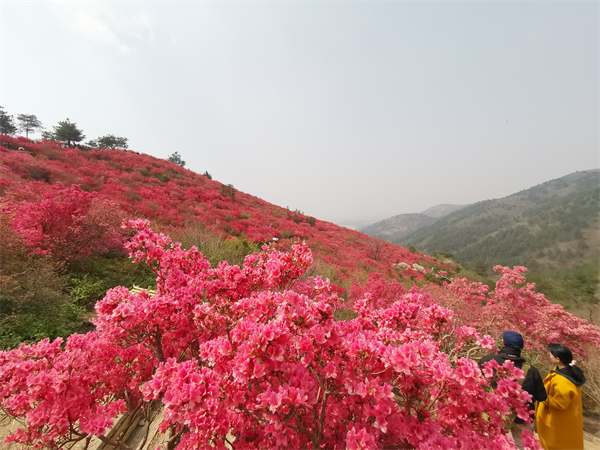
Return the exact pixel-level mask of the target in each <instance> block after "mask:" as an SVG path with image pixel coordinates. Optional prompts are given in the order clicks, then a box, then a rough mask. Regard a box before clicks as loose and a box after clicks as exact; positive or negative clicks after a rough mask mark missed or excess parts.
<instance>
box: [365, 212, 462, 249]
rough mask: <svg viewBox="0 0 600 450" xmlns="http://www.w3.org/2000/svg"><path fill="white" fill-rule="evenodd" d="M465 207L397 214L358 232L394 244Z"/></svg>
mask: <svg viewBox="0 0 600 450" xmlns="http://www.w3.org/2000/svg"><path fill="white" fill-rule="evenodd" d="M466 206H468V205H450V204H448V203H441V204H439V205H435V206H432V207H431V208H428V209H426V210H425V211H423V212H421V213H413V214H398V215H397V216H394V217H390V218H389V219H385V220H382V221H381V222H377V223H374V224H373V225H369V226H367V227H364V228H361V229H360V231H362V232H363V233H365V234H368V235H369V236H373V237H377V238H380V239H385V240H388V241H390V242H395V241H397V240H399V239H402V238H403V237H404V236H407V235H408V234H410V233H411V232H413V231H415V230H418V229H419V228H422V227H424V226H427V225H431V224H432V223H434V222H435V221H436V220H437V219H439V218H441V217H444V216H447V215H448V214H451V213H453V212H455V211H458V210H460V209H462V208H464V207H466Z"/></svg>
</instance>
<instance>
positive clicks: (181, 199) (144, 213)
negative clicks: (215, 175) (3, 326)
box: [0, 135, 437, 284]
mask: <svg viewBox="0 0 600 450" xmlns="http://www.w3.org/2000/svg"><path fill="white" fill-rule="evenodd" d="M0 138H1V139H0V140H1V141H2V146H1V147H0V157H1V160H2V164H1V165H0V192H1V194H2V196H3V202H5V203H6V202H9V203H11V204H12V205H13V206H14V207H15V208H18V207H19V205H23V204H26V205H27V207H26V208H21V209H18V210H19V211H21V210H25V212H24V213H23V214H30V215H31V213H30V212H31V211H37V210H41V209H40V207H39V205H41V203H40V202H46V203H47V202H48V201H50V200H49V199H52V197H53V196H55V193H56V192H59V191H60V192H63V193H62V194H60V195H62V197H63V200H60V199H59V203H60V202H62V203H60V204H61V205H64V204H65V203H68V202H69V201H70V200H69V199H68V196H69V195H70V194H69V195H67V194H65V193H64V192H66V191H61V189H62V187H61V186H64V187H65V189H67V188H68V189H71V188H72V187H75V188H74V189H75V191H72V192H75V193H76V192H78V190H82V191H85V192H88V193H92V194H94V196H95V197H94V198H95V200H94V201H96V202H97V201H104V202H109V203H110V208H109V209H110V210H111V212H112V213H115V211H119V212H120V213H121V215H123V216H127V217H142V218H146V219H149V220H150V221H151V222H152V224H153V226H156V227H159V228H160V229H161V230H165V232H167V233H175V234H179V235H181V233H180V232H179V231H178V230H182V229H188V230H189V232H188V233H187V235H188V236H189V235H192V237H193V235H194V233H195V234H198V233H199V231H198V230H199V229H200V228H201V229H202V230H201V231H202V233H204V234H206V233H212V234H216V235H219V236H222V237H224V238H226V239H228V240H231V241H233V242H238V243H240V246H242V247H243V246H244V245H246V244H248V243H250V244H252V245H253V248H259V246H258V245H262V244H263V243H265V242H273V241H274V238H275V240H277V241H278V243H277V246H280V247H282V248H284V247H286V248H289V247H290V246H291V245H292V244H293V243H294V242H296V241H298V240H304V241H306V242H307V243H308V245H309V247H310V248H311V250H312V252H313V258H314V260H315V263H314V264H313V268H314V270H315V271H320V272H321V273H316V274H317V275H323V276H326V277H328V278H330V279H332V281H335V282H341V281H345V282H346V284H348V283H349V281H350V280H354V279H360V280H362V279H364V278H366V277H367V276H368V274H369V273H370V272H374V271H375V272H379V273H382V274H386V275H390V276H391V275H397V272H396V271H394V270H393V269H392V265H393V264H395V263H397V262H405V263H407V264H409V265H412V264H414V263H417V262H419V264H421V265H422V264H423V263H424V262H425V263H430V264H433V265H436V264H437V263H436V262H435V260H434V259H433V258H430V257H428V256H424V255H417V254H414V253H411V252H409V251H408V250H407V249H405V248H402V247H399V246H396V245H393V244H390V243H388V242H384V241H381V240H378V239H375V238H372V237H370V236H367V235H365V234H363V233H360V232H358V231H354V230H349V229H347V228H343V227H340V226H337V225H335V224H333V223H330V222H326V221H322V220H318V219H316V218H314V217H309V216H306V215H304V214H301V213H298V212H293V211H290V210H288V209H286V208H281V207H279V206H276V205H273V204H271V203H268V202H266V201H264V200H262V199H260V198H257V197H255V196H252V195H250V194H247V193H244V192H241V191H239V190H238V189H235V188H234V187H233V186H232V185H228V184H224V183H220V182H218V181H216V180H212V179H210V178H209V177H207V176H204V175H200V174H198V173H195V172H193V171H190V170H187V169H184V168H183V167H180V166H178V165H177V164H175V163H173V162H171V161H167V160H162V159H158V158H154V157H152V156H150V155H146V154H139V153H137V152H133V151H124V150H118V149H100V150H94V149H91V150H90V149H79V148H63V147H62V146H61V145H60V144H58V143H56V142H52V141H46V140H44V141H41V142H33V141H30V140H28V139H25V138H23V137H19V138H12V137H10V136H5V135H2V136H0ZM70 192H71V191H70ZM77 195H79V197H81V198H84V197H85V195H80V194H77ZM64 197H67V198H66V199H64ZM76 206H77V205H74V206H73V208H75V209H76ZM96 209H97V211H96V213H97V214H100V212H98V211H102V209H101V208H100V209H98V208H96ZM105 209H107V207H106V204H105ZM65 210H67V209H65ZM114 215H115V214H113V216H114ZM36 217H37V216H36ZM65 217H67V218H68V217H70V216H68V215H66V216H65ZM32 220H34V219H33V218H27V221H28V222H27V221H23V220H22V221H21V222H23V224H21V225H22V226H21V228H22V229H24V228H23V227H25V228H27V230H28V233H29V235H28V236H37V238H39V236H40V227H38V228H37V229H36V228H35V227H34V226H33V225H31V223H33V222H32ZM36 220H37V219H36ZM25 222H27V223H25ZM59 225H60V224H57V225H56V226H57V227H58V226H59ZM13 228H15V223H14V220H13ZM63 228H64V227H63ZM88 228H90V227H88ZM32 233H33V234H32ZM37 238H36V239H37ZM39 239H41V238H39ZM39 239H38V240H39ZM192 241H193V239H190V242H192ZM244 248H249V247H247V246H246V247H244ZM412 275H413V277H414V278H417V279H420V278H422V274H420V273H414V274H412ZM407 276H408V275H407Z"/></svg>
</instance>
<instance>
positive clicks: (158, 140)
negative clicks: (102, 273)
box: [0, 0, 599, 226]
mask: <svg viewBox="0 0 600 450" xmlns="http://www.w3.org/2000/svg"><path fill="white" fill-rule="evenodd" d="M0 7H1V17H0V25H1V29H0V38H1V42H0V51H1V61H0V105H2V106H3V107H4V108H5V110H6V111H7V112H8V113H9V114H12V115H14V116H16V115H17V114H21V113H24V114H35V115H36V116H37V117H38V118H39V119H40V120H41V121H42V123H43V124H44V126H45V127H46V128H48V129H52V127H53V126H54V125H56V124H57V122H58V121H59V120H64V119H66V118H69V119H70V120H71V121H72V122H76V123H77V126H78V127H79V128H81V129H82V130H83V132H84V134H85V135H86V136H87V139H86V140H90V139H94V138H97V137H98V136H102V135H105V134H114V135H116V136H123V137H127V138H128V139H129V146H130V148H131V149H133V150H135V151H138V152H141V153H147V154H149V155H153V156H155V157H158V158H167V157H168V156H169V155H171V154H172V153H174V152H179V154H180V155H181V156H182V158H183V160H185V161H186V163H187V165H186V167H187V168H189V169H191V170H193V171H195V172H198V173H204V172H205V171H208V172H209V173H210V174H211V175H212V176H213V179H215V180H218V181H220V182H222V183H225V184H232V185H233V186H234V187H235V188H236V189H238V190H240V191H243V192H246V193H249V194H251V195H254V196H257V197H260V198H262V199H264V200H266V201H268V202H271V203H274V204H276V205H279V206H282V207H289V208H290V209H292V210H300V211H302V212H303V213H305V214H307V215H310V216H313V217H316V218H318V219H320V220H327V221H331V222H334V223H337V224H341V225H348V226H357V224H358V223H360V222H364V223H365V224H366V223H368V222H374V221H377V220H383V219H385V218H387V217H390V216H394V215H397V214H403V213H415V212H421V211H423V210H425V209H427V208H429V207H431V206H434V205H437V204H441V203H450V204H468V203H474V202H477V201H481V200H486V199H491V198H500V197H504V196H507V195H510V194H512V193H515V192H518V191H520V190H523V189H527V188H529V187H532V186H535V185H537V184H540V183H543V182H545V181H548V180H551V179H555V178H559V177H562V176H564V175H567V174H569V173H572V172H575V171H580V170H588V169H593V168H597V167H599V152H598V143H599V142H598V136H599V130H598V119H599V117H598V111H599V98H598V79H599V76H598V75H599V74H598V67H599V64H598V50H599V49H598V43H599V26H598V24H599V11H598V8H599V5H598V3H597V2H595V1H589V2H518V1H517V2H510V1H506V2H502V1H500V2H486V1H479V2H451V1H447V2H444V1H438V2H427V1H420V2H401V1H399V2H393V1H392V2H389V1H388V2H376V1H374V2H337V1H335V2H325V1H322V2H316V1H314V2H311V1H299V2H283V1H281V2H279V1H273V2H252V1H238V2H226V1H221V2H193V1H187V2H177V1H169V2H119V1H112V2H92V1H89V2H88V1H82V0H80V1H76V2H60V1H55V2H43V1H41V2H40V1H38V2H28V1H14V2H12V1H7V0H2V2H1V6H0ZM39 137H40V135H39V134H37V135H33V138H39Z"/></svg>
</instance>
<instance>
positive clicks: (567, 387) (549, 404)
mask: <svg viewBox="0 0 600 450" xmlns="http://www.w3.org/2000/svg"><path fill="white" fill-rule="evenodd" d="M583 383H585V376H584V375H583V373H582V372H581V370H580V369H579V368H578V367H571V366H568V367H565V368H563V369H554V370H553V371H552V372H550V373H549V374H548V376H547V377H546V378H544V386H545V387H546V392H547V394H548V399H547V400H546V401H543V402H539V403H538V405H537V409H536V415H535V423H536V427H537V432H538V435H539V438H540V444H542V447H544V449H545V450H583V414H582V402H581V387H580V386H581V385H582V384H583Z"/></svg>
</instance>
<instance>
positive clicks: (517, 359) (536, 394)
mask: <svg viewBox="0 0 600 450" xmlns="http://www.w3.org/2000/svg"><path fill="white" fill-rule="evenodd" d="M492 359H494V360H496V362H497V363H498V364H499V365H502V364H504V362H505V361H512V362H513V363H514V365H515V367H518V368H519V369H521V368H522V367H523V363H524V362H525V359H523V358H521V349H520V348H516V347H508V346H505V347H502V349H501V350H500V351H499V352H498V353H496V354H491V355H486V356H484V357H483V358H481V359H480V360H479V363H478V364H479V368H480V369H482V370H483V365H484V363H486V362H488V361H491V360H492ZM522 386H523V390H524V391H525V392H527V393H528V394H530V395H531V397H532V401H531V402H530V403H529V405H528V406H529V410H530V411H533V410H535V402H536V401H538V402H543V401H544V400H546V398H547V397H548V396H547V394H546V388H545V387H544V380H542V377H541V375H540V371H539V370H537V368H536V367H535V366H531V365H530V367H529V370H528V371H527V374H526V375H525V379H524V380H523V385H522ZM492 387H493V388H494V389H495V388H496V383H492ZM515 422H516V423H524V421H523V420H522V419H520V418H518V417H517V418H515Z"/></svg>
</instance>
